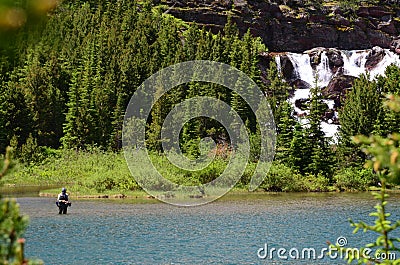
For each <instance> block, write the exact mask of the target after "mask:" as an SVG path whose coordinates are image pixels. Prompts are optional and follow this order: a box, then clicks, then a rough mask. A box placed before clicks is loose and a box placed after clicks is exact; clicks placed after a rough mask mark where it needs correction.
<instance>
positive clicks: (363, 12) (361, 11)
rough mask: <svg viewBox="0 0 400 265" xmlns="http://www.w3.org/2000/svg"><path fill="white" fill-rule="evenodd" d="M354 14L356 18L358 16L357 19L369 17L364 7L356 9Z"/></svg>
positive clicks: (366, 8)
mask: <svg viewBox="0 0 400 265" xmlns="http://www.w3.org/2000/svg"><path fill="white" fill-rule="evenodd" d="M356 14H357V16H359V17H369V10H368V7H366V6H361V7H360V8H358V10H357V12H356Z"/></svg>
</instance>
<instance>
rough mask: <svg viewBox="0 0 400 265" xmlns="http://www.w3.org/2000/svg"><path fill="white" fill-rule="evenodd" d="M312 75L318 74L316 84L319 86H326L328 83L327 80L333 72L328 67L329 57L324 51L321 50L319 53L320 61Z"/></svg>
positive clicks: (329, 79)
mask: <svg viewBox="0 0 400 265" xmlns="http://www.w3.org/2000/svg"><path fill="white" fill-rule="evenodd" d="M313 75H314V76H317V75H318V83H317V85H318V86H320V87H325V86H327V85H328V84H329V81H331V79H332V75H333V73H332V70H331V68H329V58H328V56H327V55H326V52H323V53H322V54H321V62H320V64H319V65H318V66H317V68H316V72H315V73H314V74H313Z"/></svg>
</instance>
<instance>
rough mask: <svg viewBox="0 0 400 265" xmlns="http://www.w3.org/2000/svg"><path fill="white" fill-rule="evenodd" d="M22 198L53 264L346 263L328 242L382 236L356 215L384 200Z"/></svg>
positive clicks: (397, 199)
mask: <svg viewBox="0 0 400 265" xmlns="http://www.w3.org/2000/svg"><path fill="white" fill-rule="evenodd" d="M18 202H19V203H20V205H21V210H22V212H23V213H25V214H28V215H29V216H30V224H29V227H28V229H27V232H26V234H25V237H26V239H27V245H26V255H27V256H28V257H40V258H41V259H42V260H44V262H45V264H51V265H58V264H63V265H66V264H70V265H86V264H97V265H98V264H121V265H122V264H345V262H344V261H343V260H341V259H333V258H330V257H329V256H325V258H323V259H321V258H319V257H318V256H319V255H320V252H319V251H320V250H322V249H323V248H325V247H327V243H326V242H327V241H330V242H333V243H334V242H336V240H337V238H339V237H345V238H346V240H347V242H348V245H347V246H349V247H360V246H363V245H364V244H365V243H367V242H369V241H371V240H373V239H374V238H375V237H374V235H373V234H364V233H362V232H359V233H357V234H355V235H354V234H352V230H353V229H352V227H350V225H349V222H348V218H352V219H353V220H355V221H357V220H360V219H362V220H364V221H368V220H373V219H372V218H371V217H369V216H368V213H370V212H371V211H373V206H374V205H375V203H376V202H375V201H374V200H373V198H372V196H371V195H370V194H368V193H355V194H348V193H337V194H336V193H334V194H331V193H328V194H326V193H324V194H301V193H300V194H299V193H296V194H291V193H287V194H263V195H257V196H240V197H235V198H228V199H223V200H219V201H217V202H213V203H210V204H207V205H204V206H200V207H190V208H184V207H175V206H170V205H167V204H164V203H154V204H133V203H116V202H110V201H73V204H72V207H71V208H69V213H68V214H67V215H65V216H60V215H58V212H57V208H56V206H55V205H54V199H51V198H38V197H36V198H34V197H32V198H24V197H22V198H18ZM399 206H400V194H393V195H392V196H391V203H390V207H389V210H390V211H391V212H392V217H391V219H393V220H397V219H400V207H399ZM395 236H397V237H400V234H397V235H395ZM266 246H267V248H268V252H269V251H270V250H271V248H276V249H278V248H284V249H286V250H287V252H286V253H284V254H286V256H287V259H286V260H283V259H280V258H279V257H278V256H277V253H276V252H273V254H272V256H267V257H266V258H265V259H262V257H263V254H264V252H263V251H264V249H265V247H266ZM292 248H296V249H298V250H299V253H301V251H302V250H303V249H304V248H313V249H315V250H316V257H315V259H314V258H313V256H312V255H311V258H309V256H308V255H305V257H304V258H302V257H301V255H300V258H299V259H292V258H290V256H289V254H288V252H289V250H290V249H292ZM260 249H262V250H261V252H260ZM291 253H292V255H294V254H295V253H296V252H291ZM259 256H260V257H261V258H260V257H259ZM282 256H285V255H282ZM271 257H272V258H271ZM399 257H400V256H399V255H398V258H399Z"/></svg>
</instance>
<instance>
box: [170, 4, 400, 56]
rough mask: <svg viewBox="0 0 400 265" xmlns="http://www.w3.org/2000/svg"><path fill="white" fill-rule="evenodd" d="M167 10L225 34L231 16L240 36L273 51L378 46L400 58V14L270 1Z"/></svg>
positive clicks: (384, 9)
mask: <svg viewBox="0 0 400 265" xmlns="http://www.w3.org/2000/svg"><path fill="white" fill-rule="evenodd" d="M166 1H167V2H166V3H167V4H168V5H169V6H170V10H169V11H168V12H169V13H170V14H172V15H173V16H175V17H178V18H181V19H182V20H184V21H187V22H196V23H198V24H202V25H205V26H206V27H208V28H211V29H212V30H213V31H218V30H221V29H222V27H223V26H224V25H225V23H226V21H227V17H228V16H231V17H232V19H233V21H235V22H236V24H237V25H238V27H239V30H240V32H241V33H244V32H246V31H247V29H250V30H251V32H252V33H253V35H255V36H260V37H261V38H262V39H263V40H264V42H265V44H266V45H267V47H268V48H269V50H270V51H277V52H279V51H290V52H303V51H305V50H309V49H312V48H315V47H334V48H338V49H344V50H356V49H367V48H372V47H374V46H380V47H382V48H391V49H392V50H396V51H397V52H398V53H400V40H399V39H397V36H398V35H399V34H400V19H399V17H400V9H399V8H397V7H393V6H368V7H358V8H356V10H354V11H351V12H350V11H348V10H343V9H342V8H340V7H338V6H329V5H326V6H322V7H320V8H315V7H313V6H300V5H293V4H292V5H291V6H288V5H283V4H279V1H278V2H277V3H270V2H268V1H266V0H201V1H200V0H166Z"/></svg>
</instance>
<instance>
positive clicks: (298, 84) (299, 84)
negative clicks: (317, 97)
mask: <svg viewBox="0 0 400 265" xmlns="http://www.w3.org/2000/svg"><path fill="white" fill-rule="evenodd" d="M290 86H291V87H293V88H295V89H308V88H311V85H310V84H309V83H307V82H306V81H303V80H301V79H295V80H293V81H291V82H290Z"/></svg>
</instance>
